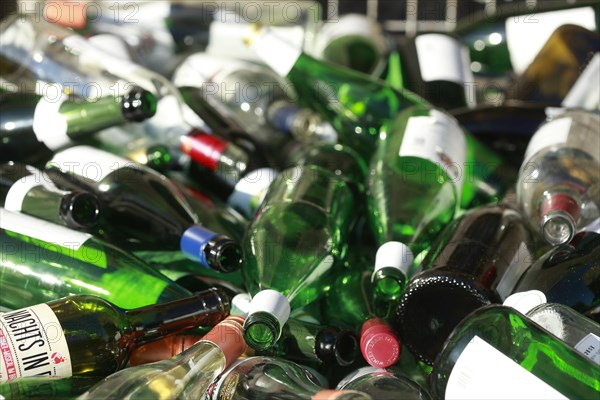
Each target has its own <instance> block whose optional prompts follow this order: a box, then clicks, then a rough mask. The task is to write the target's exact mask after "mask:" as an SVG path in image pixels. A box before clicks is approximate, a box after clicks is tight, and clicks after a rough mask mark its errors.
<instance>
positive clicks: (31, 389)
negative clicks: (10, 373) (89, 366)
mask: <svg viewBox="0 0 600 400" xmlns="http://www.w3.org/2000/svg"><path fill="white" fill-rule="evenodd" d="M100 379H101V378H100V377H96V376H86V377H82V376H72V377H69V378H46V377H41V376H33V377H29V378H20V379H17V380H15V381H11V382H5V383H0V397H4V398H6V399H10V400H31V399H39V400H46V399H49V398H52V399H56V400H71V399H73V400H74V399H75V398H76V397H77V396H79V395H80V394H82V393H83V392H85V391H86V390H88V389H89V388H91V387H92V386H94V385H95V384H96V383H97V382H98V381H99V380H100Z"/></svg>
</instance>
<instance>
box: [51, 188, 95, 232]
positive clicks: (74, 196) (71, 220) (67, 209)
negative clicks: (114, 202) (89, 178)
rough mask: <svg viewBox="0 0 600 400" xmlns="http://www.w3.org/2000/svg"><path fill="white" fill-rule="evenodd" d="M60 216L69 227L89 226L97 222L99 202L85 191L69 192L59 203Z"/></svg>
mask: <svg viewBox="0 0 600 400" xmlns="http://www.w3.org/2000/svg"><path fill="white" fill-rule="evenodd" d="M60 216H61V218H62V219H63V221H65V223H66V224H67V226H69V227H70V228H75V229H81V228H89V227H91V226H93V225H94V224H95V223H96V222H98V217H99V216H100V202H99V201H98V198H96V196H94V195H93V194H91V193H87V192H71V193H69V194H67V195H65V196H64V197H63V199H62V201H61V203H60Z"/></svg>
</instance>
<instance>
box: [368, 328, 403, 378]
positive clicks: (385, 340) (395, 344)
mask: <svg viewBox="0 0 600 400" xmlns="http://www.w3.org/2000/svg"><path fill="white" fill-rule="evenodd" d="M360 351H361V352H362V355H363V357H364V358H365V360H366V361H367V362H368V363H369V364H371V365H372V366H374V367H377V368H387V367H389V366H391V365H394V364H395V363H396V361H398V358H399V357H400V351H401V347H400V340H399V339H398V336H397V335H396V333H395V332H394V331H393V329H392V328H391V327H390V326H389V325H388V324H387V323H386V322H385V321H384V320H383V319H381V318H371V319H369V320H367V321H366V322H365V323H364V324H363V326H362V329H361V332H360Z"/></svg>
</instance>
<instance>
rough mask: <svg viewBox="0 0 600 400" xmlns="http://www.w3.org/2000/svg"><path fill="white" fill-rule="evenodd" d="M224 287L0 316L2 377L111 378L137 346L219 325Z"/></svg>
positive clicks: (45, 306) (225, 310) (85, 301)
mask: <svg viewBox="0 0 600 400" xmlns="http://www.w3.org/2000/svg"><path fill="white" fill-rule="evenodd" d="M229 307H230V304H229V298H228V297H227V295H226V294H225V292H223V291H221V290H219V289H211V290H208V291H204V292H200V293H196V294H195V295H193V296H191V297H186V298H183V299H179V300H175V301H172V302H169V303H164V304H157V305H150V306H146V307H141V308H134V309H129V310H125V309H123V308H120V307H117V306H115V305H114V304H112V303H110V302H108V301H106V300H104V299H102V298H100V297H98V296H92V295H75V296H69V297H64V298H62V299H58V300H54V301H51V302H48V303H41V304H37V305H35V306H32V307H28V308H22V309H20V310H16V311H11V312H7V313H5V314H2V315H1V316H0V336H2V337H3V339H4V340H5V342H4V343H6V344H5V345H4V346H3V355H4V357H2V358H1V359H0V367H2V368H1V370H0V371H1V372H0V381H2V382H5V381H10V380H13V379H17V378H20V377H26V376H35V375H39V376H58V377H69V376H102V377H104V376H107V375H109V374H112V373H114V372H115V371H117V370H119V369H122V368H124V367H125V366H126V365H127V360H128V358H129V355H130V353H131V351H132V349H133V347H134V346H137V345H141V344H144V343H147V342H151V341H153V340H158V339H161V338H162V337H164V336H168V335H171V334H175V333H177V332H181V331H185V330H188V329H192V328H194V327H196V326H198V325H216V324H217V323H218V322H219V321H221V320H223V319H224V318H225V317H226V316H227V314H229Z"/></svg>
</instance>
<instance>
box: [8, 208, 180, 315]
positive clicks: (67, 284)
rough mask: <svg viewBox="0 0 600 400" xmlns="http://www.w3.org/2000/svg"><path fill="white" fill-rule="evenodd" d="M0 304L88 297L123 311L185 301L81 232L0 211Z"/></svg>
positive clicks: (135, 262) (159, 278)
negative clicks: (77, 296) (104, 301)
mask: <svg viewBox="0 0 600 400" xmlns="http://www.w3.org/2000/svg"><path fill="white" fill-rule="evenodd" d="M0 243H1V249H2V257H1V259H0V286H1V287H2V296H1V297H0V305H1V306H3V307H7V308H10V309H19V308H23V307H29V306H32V305H35V304H39V303H44V302H48V301H52V300H55V299H57V298H60V297H64V296H70V295H74V294H93V295H97V296H100V297H102V298H103V299H106V300H108V301H110V302H112V303H113V304H115V305H117V306H119V307H123V308H135V307H142V306H146V305H149V304H154V303H157V302H158V303H163V302H166V301H172V300H176V299H180V298H183V297H186V296H189V295H190V294H191V293H190V292H189V291H188V290H186V289H184V288H183V287H181V286H179V285H177V284H175V283H174V282H173V281H171V280H170V279H168V278H167V277H165V276H164V275H162V274H160V273H159V272H158V271H157V270H156V269H154V268H152V267H149V266H147V265H146V264H144V263H143V262H142V261H141V260H140V259H138V258H136V257H133V256H131V255H130V254H128V253H126V252H124V251H123V250H120V249H118V248H117V247H115V246H113V245H111V244H108V243H106V242H104V241H102V240H99V239H97V238H95V237H93V236H92V235H89V234H87V233H82V232H77V231H74V230H70V229H68V228H66V227H63V226H60V225H56V224H52V223H50V222H47V221H43V220H41V219H37V218H34V217H30V216H28V215H25V214H20V213H14V212H10V211H7V210H5V209H4V208H0Z"/></svg>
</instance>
